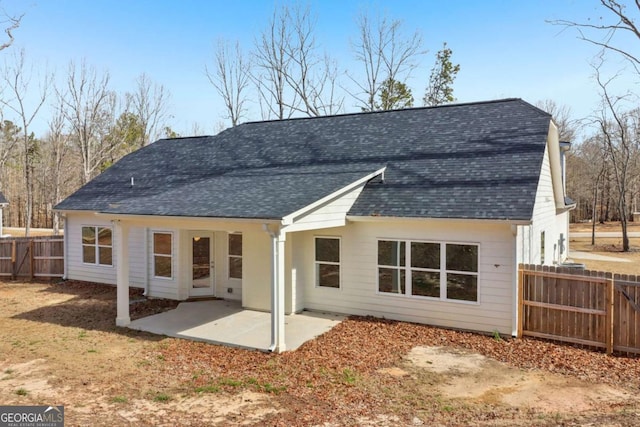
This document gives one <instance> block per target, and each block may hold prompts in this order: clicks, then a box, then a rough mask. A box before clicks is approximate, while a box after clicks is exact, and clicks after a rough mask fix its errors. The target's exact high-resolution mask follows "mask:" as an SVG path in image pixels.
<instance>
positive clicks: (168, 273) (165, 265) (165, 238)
mask: <svg viewBox="0 0 640 427" xmlns="http://www.w3.org/2000/svg"><path fill="white" fill-rule="evenodd" d="M153 276H154V277H162V278H168V279H170V278H172V277H173V234H172V233H166V232H164V233H163V232H157V231H154V232H153Z"/></svg>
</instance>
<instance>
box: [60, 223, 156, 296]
mask: <svg viewBox="0 0 640 427" xmlns="http://www.w3.org/2000/svg"><path fill="white" fill-rule="evenodd" d="M83 226H100V227H111V229H112V230H113V225H112V224H111V222H110V221H108V220H104V219H101V218H98V217H96V216H95V215H93V214H85V213H77V214H76V213H73V214H71V213H70V214H67V227H68V228H67V234H66V235H65V236H64V238H65V239H67V245H66V247H67V253H66V254H65V256H66V257H67V278H68V279H71V280H83V281H87V282H95V283H105V284H109V285H115V284H116V267H117V266H116V255H115V248H116V245H117V242H116V239H115V233H113V234H112V237H113V265H112V266H103V265H94V264H85V263H83V262H82V227H83ZM140 236H144V229H142V228H139V227H132V228H131V229H130V231H129V254H130V261H129V265H130V269H129V271H130V274H129V284H130V286H131V287H135V288H143V287H144V271H145V263H144V258H145V254H144V251H143V248H142V247H141V243H140V240H139V239H140Z"/></svg>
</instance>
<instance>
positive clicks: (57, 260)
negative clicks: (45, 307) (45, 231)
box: [0, 237, 64, 279]
mask: <svg viewBox="0 0 640 427" xmlns="http://www.w3.org/2000/svg"><path fill="white" fill-rule="evenodd" d="M63 275H64V239H63V238H61V237H11V238H5V239H0V276H9V277H12V278H13V277H30V278H32V279H33V278H35V277H48V278H51V277H62V276H63Z"/></svg>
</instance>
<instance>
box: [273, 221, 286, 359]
mask: <svg viewBox="0 0 640 427" xmlns="http://www.w3.org/2000/svg"><path fill="white" fill-rule="evenodd" d="M286 236H287V235H286V234H285V233H283V232H282V231H281V232H280V236H279V237H278V285H277V286H276V288H277V290H278V294H277V299H276V304H277V306H278V312H277V313H278V315H277V318H276V322H277V324H278V326H277V329H278V335H277V345H278V346H277V350H276V351H277V352H278V353H279V352H282V351H285V350H286V349H287V346H286V343H285V335H284V300H285V295H284V288H285V283H284V282H285V268H284V259H285V256H284V255H285V243H286Z"/></svg>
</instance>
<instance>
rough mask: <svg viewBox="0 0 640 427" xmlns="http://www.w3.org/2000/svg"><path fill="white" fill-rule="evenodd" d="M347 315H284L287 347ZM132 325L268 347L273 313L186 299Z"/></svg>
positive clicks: (234, 344) (187, 336) (256, 347)
mask: <svg viewBox="0 0 640 427" xmlns="http://www.w3.org/2000/svg"><path fill="white" fill-rule="evenodd" d="M343 319H344V316H340V315H336V314H326V313H315V312H306V311H305V312H303V313H301V314H294V315H290V316H285V342H286V347H287V350H295V349H297V348H298V347H300V346H301V345H302V344H304V343H305V342H306V341H309V340H311V339H313V338H315V337H317V336H318V335H321V334H323V333H325V332H327V331H329V330H330V329H331V328H333V327H334V326H336V325H337V324H339V323H340V322H341V321H342V320H343ZM128 327H129V328H131V329H136V330H140V331H146V332H151V333H154V334H159V335H167V336H170V337H176V338H185V339H190V340H195V341H204V342H209V343H213V344H222V345H228V346H232V347H241V348H247V349H253V350H261V351H268V350H269V345H270V343H271V314H270V313H265V312H261V311H253V310H244V309H243V308H242V306H241V304H240V303H239V302H235V301H224V300H213V301H196V302H183V303H181V304H180V305H178V307H177V308H176V309H174V310H171V311H167V312H164V313H160V314H156V315H153V316H148V317H144V318H142V319H138V320H134V321H132V322H131V324H130V325H129V326H128Z"/></svg>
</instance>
